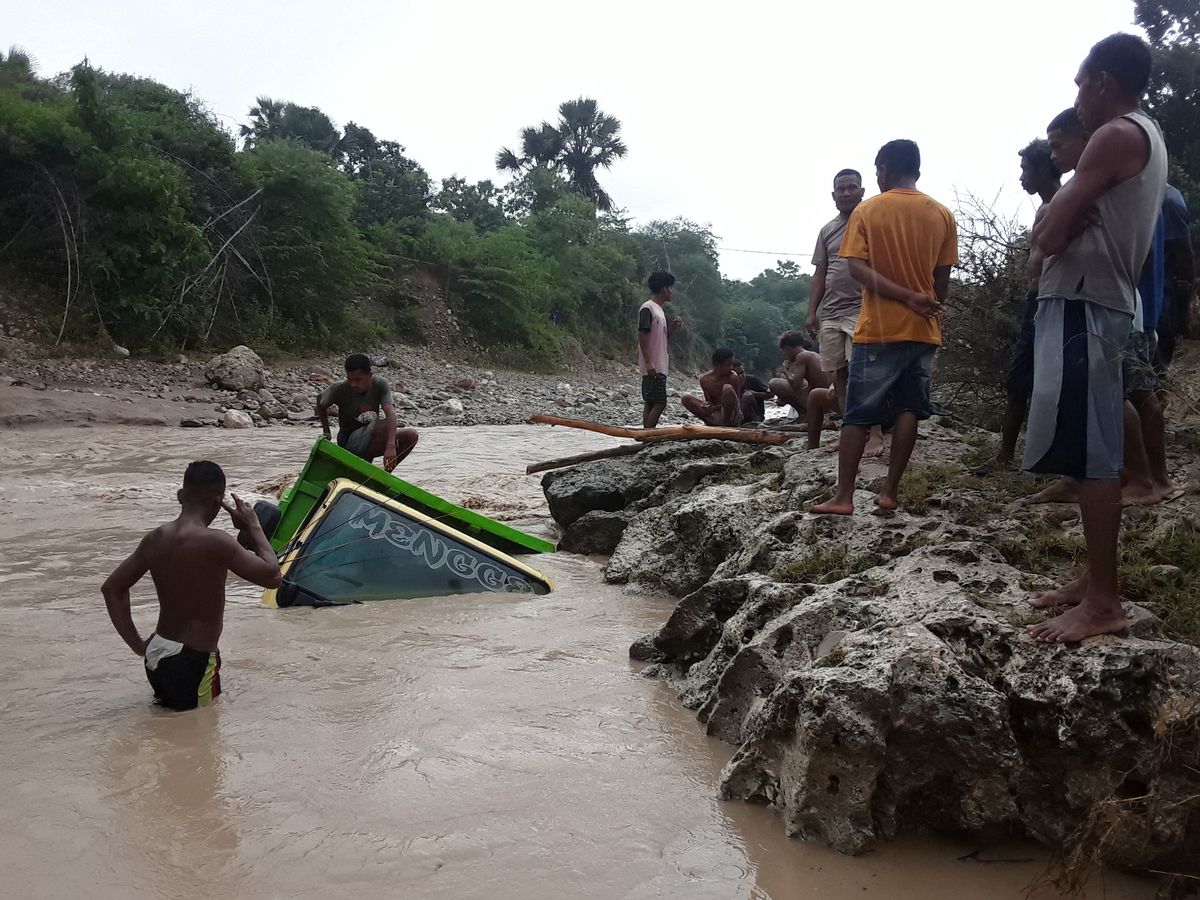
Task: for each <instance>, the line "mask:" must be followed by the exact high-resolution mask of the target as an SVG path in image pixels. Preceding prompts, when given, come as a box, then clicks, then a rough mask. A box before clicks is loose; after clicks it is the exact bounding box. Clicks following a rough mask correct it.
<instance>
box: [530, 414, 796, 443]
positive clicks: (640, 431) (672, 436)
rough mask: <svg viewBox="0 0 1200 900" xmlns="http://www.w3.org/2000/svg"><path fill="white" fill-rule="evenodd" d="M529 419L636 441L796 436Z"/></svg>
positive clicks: (704, 427)
mask: <svg viewBox="0 0 1200 900" xmlns="http://www.w3.org/2000/svg"><path fill="white" fill-rule="evenodd" d="M529 421H530V422H533V423H535V424H538V425H561V426H562V427H564V428H580V429H583V430H584V431H595V432H597V433H598V434H607V435H609V436H610V437H621V438H630V439H631V440H635V441H698V440H715V441H737V442H739V443H742V444H783V443H786V442H787V441H789V440H791V439H792V438H793V437H794V436H798V435H791V434H783V433H780V432H777V431H755V430H750V429H745V428H715V427H713V426H711V425H672V426H668V427H665V428H621V427H619V426H616V425H601V424H600V423H599V422H588V421H586V420H584V419H564V418H562V417H561V416H550V415H546V414H545V413H537V414H536V415H533V416H530V417H529Z"/></svg>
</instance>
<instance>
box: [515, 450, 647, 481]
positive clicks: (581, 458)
mask: <svg viewBox="0 0 1200 900" xmlns="http://www.w3.org/2000/svg"><path fill="white" fill-rule="evenodd" d="M645 449H646V445H645V444H622V445H621V446H620V447H609V448H608V449H607V450H596V451H594V452H592V453H580V454H578V455H577V456H564V457H562V458H560V459H550V460H547V461H546V462H540V463H534V464H533V465H531V466H528V467H527V468H526V469H525V474H526V475H534V474H536V473H538V472H546V471H548V470H550V469H564V468H566V467H567V466H575V465H578V464H579V463H585V462H591V461H592V460H594V459H611V458H612V457H614V456H632V455H633V454H634V453H641V452H642V451H643V450H645Z"/></svg>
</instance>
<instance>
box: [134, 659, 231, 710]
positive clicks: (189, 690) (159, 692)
mask: <svg viewBox="0 0 1200 900" xmlns="http://www.w3.org/2000/svg"><path fill="white" fill-rule="evenodd" d="M146 679H147V680H148V681H149V682H150V687H152V688H154V699H155V700H156V701H157V702H158V703H161V704H162V705H163V706H166V707H169V708H170V709H175V710H185V709H195V708H196V707H197V706H207V705H208V704H210V703H212V701H213V698H215V697H216V696H217V695H219V694H220V693H221V652H220V651H219V650H213V651H211V652H209V651H205V650H193V649H192V648H191V647H184V648H183V649H182V650H180V651H179V652H178V653H176V654H175V655H174V656H167V657H164V658H162V659H160V660H159V661H158V666H157V667H156V668H155V669H154V671H151V670H150V668H149V667H146Z"/></svg>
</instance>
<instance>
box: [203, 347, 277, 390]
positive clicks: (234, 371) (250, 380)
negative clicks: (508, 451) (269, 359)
mask: <svg viewBox="0 0 1200 900" xmlns="http://www.w3.org/2000/svg"><path fill="white" fill-rule="evenodd" d="M204 377H205V378H207V379H208V382H209V383H210V384H214V385H216V386H217V387H219V388H222V389H224V390H227V391H257V390H258V389H259V388H261V387H263V386H264V385H265V384H266V378H265V376H264V375H263V361H262V359H261V358H260V357H259V355H258V354H257V353H255V352H254V351H253V350H251V349H250V348H249V347H247V346H245V345H244V344H239V345H238V346H236V347H234V348H233V349H232V350H230V351H229V352H228V353H222V354H221V355H220V356H214V357H213V358H212V359H211V360H209V362H208V365H207V366H205V367H204Z"/></svg>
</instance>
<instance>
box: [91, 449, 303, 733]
mask: <svg viewBox="0 0 1200 900" xmlns="http://www.w3.org/2000/svg"><path fill="white" fill-rule="evenodd" d="M224 496H225V474H224V473H223V472H222V471H221V469H220V467H219V466H217V465H216V464H215V463H209V462H198V463H192V464H191V465H190V466H188V470H187V473H186V474H185V475H184V485H183V488H182V489H181V490H180V491H179V494H178V497H179V502H180V504H181V506H182V509H181V510H180V513H179V517H178V518H177V519H175V520H174V521H173V522H168V523H167V524H165V525H160V526H159V527H158V528H155V529H154V530H153V531H151V532H150V533H149V534H147V535H146V536H145V537H144V538H142V540H141V542H140V543H139V544H138V546H137V549H136V550H134V551H133V553H132V554H130V556H129V557H128V558H127V559H126V560H125V561H124V562H122V563H121V564H120V565H119V566H117V568H116V570H115V571H114V572H113V573H112V574H111V575H110V576H109V577H108V579H107V580H106V581H105V582H104V585H103V587H102V588H101V590H102V592H103V594H104V602H105V605H106V606H107V608H108V615H109V618H111V619H112V623H113V627H114V628H116V630H117V633H118V634H120V635H121V637H122V639H123V640H124V641H125V643H126V644H128V645H129V648H130V649H131V650H132V651H133V652H134V653H136V654H137V655H138V656H141V657H144V658H145V664H146V672H147V677H148V678H149V679H150V683H151V685H152V686H153V687H154V692H155V696H156V697H157V698H158V699H159V701H160V702H162V703H164V704H165V705H167V706H171V707H172V708H174V709H191V708H193V707H195V706H196V705H198V702H197V701H198V697H199V698H200V699H199V704H202V703H204V702H207V700H211V699H212V697H215V696H216V695H217V694H218V693H219V692H220V687H219V682H217V683H216V684H215V685H214V684H213V682H214V675H215V672H216V670H218V669H219V668H220V657H219V654H218V653H217V642H218V641H219V640H220V637H221V630H222V628H223V625H224V615H225V578H226V575H227V573H228V572H233V573H234V574H235V575H238V576H240V577H242V578H244V579H246V580H247V581H250V582H253V583H254V584H257V585H260V586H262V587H278V586H279V583H280V580H281V576H280V572H279V560H278V559H277V558H276V556H275V551H274V550H273V549H272V548H271V545H270V542H269V541H268V540H267V537H266V535H265V534H263V530H262V526H261V525H260V524H259V522H258V518H257V517H256V516H255V515H254V511H253V510H252V509H250V507H249V506H247V505H246V503H245V502H244V501H243V500H242V499H241V498H240V497H238V496H237V495H236V494H234V495H233V504H232V505H229V504H226V503H225V502H224ZM222 509H224V510H225V511H226V512H228V513H229V517H230V519H232V520H233V523H234V525H236V526H237V527H238V529H239V530H240V531H241V533H242V536H243V538H244V539H246V541H247V543H248V544H249V545H250V546H251V547H252V548H253V550H252V551H251V550H247V549H245V548H244V547H242V546H241V545H240V544H239V543H238V542H237V541H236V540H235V539H234V538H233V537H232V536H230V535H228V534H226V533H225V532H223V531H217V530H215V529H212V528H209V525H211V524H212V522H213V520H214V519H215V518H216V517H217V515H218V514H219V513H220V511H221V510H222ZM147 572H149V573H150V577H151V578H152V579H153V580H154V588H155V591H156V592H157V594H158V604H159V613H158V625H157V626H156V628H155V630H154V632H153V633H152V634H151V635H150V637H148V638H143V637H142V636H141V634H140V633H139V631H138V629H137V626H136V625H135V624H134V622H133V615H132V611H131V609H130V602H129V591H130V590H131V589H132V588H133V586H134V585H135V584H137V583H138V581H140V580H141V578H142V576H144V575H145V574H146V573H147ZM209 657H211V662H210V661H209ZM214 688H215V689H214Z"/></svg>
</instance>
